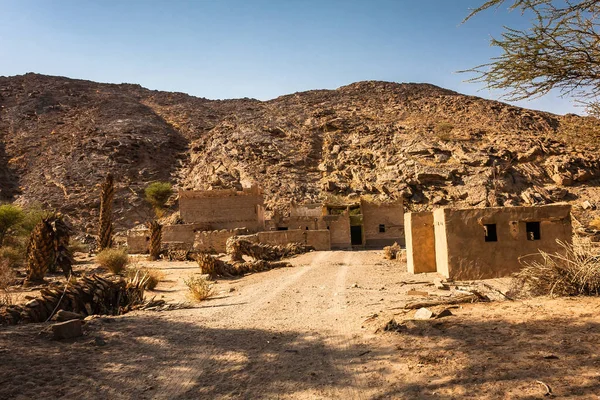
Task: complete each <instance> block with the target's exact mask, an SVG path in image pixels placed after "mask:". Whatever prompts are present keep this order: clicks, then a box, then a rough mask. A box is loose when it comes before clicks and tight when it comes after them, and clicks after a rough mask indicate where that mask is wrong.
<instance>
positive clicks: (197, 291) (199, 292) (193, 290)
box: [183, 276, 213, 301]
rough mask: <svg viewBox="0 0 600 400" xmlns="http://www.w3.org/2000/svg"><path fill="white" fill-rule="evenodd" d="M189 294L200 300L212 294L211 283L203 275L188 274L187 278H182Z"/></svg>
mask: <svg viewBox="0 0 600 400" xmlns="http://www.w3.org/2000/svg"><path fill="white" fill-rule="evenodd" d="M183 282H185V284H186V286H187V287H188V290H189V291H190V293H189V296H190V297H191V298H192V299H194V300H196V301H202V300H206V299H208V298H209V297H210V296H212V295H213V285H212V284H211V283H210V282H209V281H208V280H207V279H206V278H205V277H203V276H190V277H189V279H184V280H183Z"/></svg>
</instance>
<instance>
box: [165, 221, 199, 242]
mask: <svg viewBox="0 0 600 400" xmlns="http://www.w3.org/2000/svg"><path fill="white" fill-rule="evenodd" d="M206 228H207V225H206V224H179V225H164V226H163V227H162V241H163V242H180V243H185V244H188V245H190V246H192V244H193V243H194V239H195V238H196V232H198V231H202V230H205V229H206Z"/></svg>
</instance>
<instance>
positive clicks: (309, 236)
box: [304, 229, 331, 251]
mask: <svg viewBox="0 0 600 400" xmlns="http://www.w3.org/2000/svg"><path fill="white" fill-rule="evenodd" d="M304 234H305V235H306V244H307V245H309V246H312V247H314V248H315V250H317V251H329V250H331V240H330V237H331V232H329V231H328V230H327V229H324V230H315V231H306V232H304Z"/></svg>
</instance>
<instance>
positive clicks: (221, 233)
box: [193, 228, 248, 253]
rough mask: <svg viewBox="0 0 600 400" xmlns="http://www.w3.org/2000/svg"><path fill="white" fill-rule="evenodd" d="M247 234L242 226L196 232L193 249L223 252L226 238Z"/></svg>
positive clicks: (206, 251)
mask: <svg viewBox="0 0 600 400" xmlns="http://www.w3.org/2000/svg"><path fill="white" fill-rule="evenodd" d="M247 234H248V230H247V229H244V228H236V229H221V230H217V231H200V232H196V235H195V239H194V247H193V249H194V251H198V252H204V253H225V252H226V247H227V246H226V244H227V239H229V238H230V237H232V236H240V235H247Z"/></svg>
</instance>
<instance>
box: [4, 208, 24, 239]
mask: <svg viewBox="0 0 600 400" xmlns="http://www.w3.org/2000/svg"><path fill="white" fill-rule="evenodd" d="M24 218H25V214H24V213H23V210H22V209H21V207H19V206H15V205H12V204H3V205H1V206H0V246H2V243H4V238H5V237H6V235H7V234H8V232H9V231H10V230H11V229H14V228H15V227H17V226H18V225H19V224H20V223H21V222H22V221H23V219H24Z"/></svg>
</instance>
